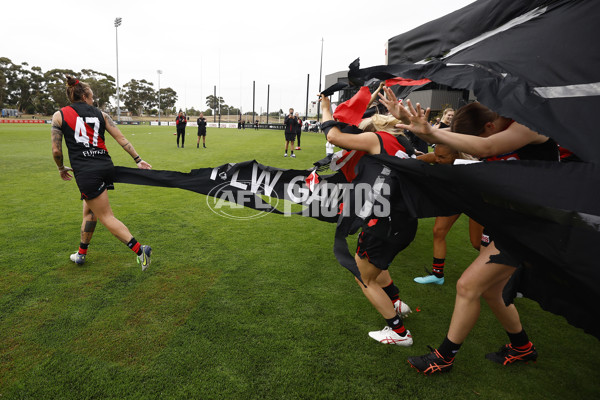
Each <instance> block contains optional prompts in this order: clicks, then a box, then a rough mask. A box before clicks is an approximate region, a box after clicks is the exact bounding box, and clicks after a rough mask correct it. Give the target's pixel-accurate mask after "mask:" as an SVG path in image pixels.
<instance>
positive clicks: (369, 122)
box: [321, 96, 417, 346]
mask: <svg viewBox="0 0 600 400" xmlns="http://www.w3.org/2000/svg"><path fill="white" fill-rule="evenodd" d="M321 108H322V110H323V121H324V123H325V121H332V120H333V115H332V114H331V109H330V101H329V99H328V98H327V97H325V96H321ZM398 122H399V121H398V120H396V119H395V118H392V117H389V116H382V115H378V114H377V115H375V116H373V117H372V118H369V119H366V120H363V121H362V123H361V124H360V126H359V128H360V129H361V130H362V131H363V133H359V134H348V133H344V132H342V131H341V130H340V129H339V128H337V127H335V126H334V127H332V128H330V129H328V132H327V140H328V142H330V143H332V144H334V145H336V146H338V147H341V148H343V149H346V150H344V153H343V154H342V155H341V157H339V159H337V160H335V159H336V157H335V156H334V160H335V161H332V169H333V168H336V166H337V169H339V170H340V171H341V172H342V173H343V174H344V176H345V177H346V179H347V180H348V182H352V181H353V180H354V179H355V178H356V176H357V174H358V171H357V168H359V161H360V159H361V158H362V157H363V156H365V155H366V154H382V153H387V154H389V155H391V156H396V157H399V158H409V157H411V156H412V155H413V154H414V150H413V149H412V146H411V145H410V142H409V140H408V139H407V138H406V137H404V135H402V133H401V131H398V130H396V129H395V128H394V125H395V124H396V123H398ZM390 132H393V133H394V134H391V133H390ZM333 164H337V165H336V166H333ZM391 189H392V192H391V193H390V204H391V205H392V210H391V212H390V214H389V216H387V217H379V218H371V219H370V220H369V221H368V222H367V224H366V226H365V227H363V230H362V232H361V233H360V234H359V237H358V246H357V250H356V254H355V257H354V259H355V261H356V264H357V266H358V270H359V271H360V276H361V278H362V281H363V283H364V284H363V283H361V282H360V281H358V280H357V282H358V284H359V286H360V288H361V289H362V291H363V293H364V295H365V296H366V297H367V299H368V300H369V301H370V302H371V304H372V305H373V307H375V309H376V310H377V311H378V312H379V313H380V314H381V315H382V316H383V318H385V320H386V322H387V326H386V327H385V328H384V329H382V330H380V331H372V332H369V336H370V337H371V338H373V339H375V340H377V341H379V342H380V343H385V344H396V345H400V346H411V345H412V343H413V339H412V335H411V333H410V331H408V330H407V329H406V328H405V327H404V323H403V320H402V317H403V316H405V315H407V314H408V313H410V312H411V310H410V307H409V306H408V305H407V304H406V303H404V302H402V301H401V300H400V298H399V289H398V287H396V285H394V282H393V281H392V278H391V276H390V273H389V271H388V268H389V266H390V264H391V263H392V261H393V260H394V257H396V255H397V254H398V253H399V252H400V251H402V250H404V249H405V248H406V247H407V246H408V245H409V244H410V243H411V242H412V241H413V239H414V237H415V234H416V231H417V220H416V219H414V218H412V217H410V216H409V215H408V214H407V213H405V212H403V211H400V210H396V209H394V205H395V204H399V202H397V201H393V199H394V198H395V195H396V193H395V191H394V188H391ZM390 300H391V301H390Z"/></svg>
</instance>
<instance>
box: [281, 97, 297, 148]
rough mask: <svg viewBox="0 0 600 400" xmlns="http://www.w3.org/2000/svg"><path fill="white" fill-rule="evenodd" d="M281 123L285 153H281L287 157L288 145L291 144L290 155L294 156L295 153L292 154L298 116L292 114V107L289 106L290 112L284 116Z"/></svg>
mask: <svg viewBox="0 0 600 400" xmlns="http://www.w3.org/2000/svg"><path fill="white" fill-rule="evenodd" d="M283 124H284V125H285V131H284V134H285V153H284V154H283V156H284V157H287V152H288V146H289V145H290V144H291V145H292V148H291V150H292V153H291V156H292V157H296V155H295V154H294V141H295V140H296V125H298V118H297V117H296V116H294V109H293V108H290V113H289V114H288V115H286V116H285V120H284V121H283Z"/></svg>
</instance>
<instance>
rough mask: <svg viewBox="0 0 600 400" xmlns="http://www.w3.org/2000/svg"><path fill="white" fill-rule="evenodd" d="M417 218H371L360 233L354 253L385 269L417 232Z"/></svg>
mask: <svg viewBox="0 0 600 400" xmlns="http://www.w3.org/2000/svg"><path fill="white" fill-rule="evenodd" d="M417 226H418V223H417V220H416V219H415V218H410V217H406V218H395V219H394V222H391V221H390V219H389V218H385V217H384V218H373V219H371V220H370V221H369V222H368V223H367V226H366V227H365V228H363V230H362V232H361V233H360V235H358V245H357V247H356V254H358V256H359V257H360V258H365V257H366V258H367V259H368V260H369V262H370V263H371V264H373V265H374V266H376V267H377V268H379V269H382V270H386V269H388V268H389V266H390V264H391V263H392V261H393V260H394V257H396V255H397V254H398V253H400V252H401V251H402V250H404V249H405V248H407V247H408V245H409V244H411V243H412V241H413V240H414V238H415V235H416V233H417Z"/></svg>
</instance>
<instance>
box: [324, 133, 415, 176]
mask: <svg viewBox="0 0 600 400" xmlns="http://www.w3.org/2000/svg"><path fill="white" fill-rule="evenodd" d="M375 134H376V135H377V137H378V138H379V143H380V144H381V153H387V154H389V155H390V156H395V157H398V158H410V157H411V156H412V155H413V154H414V150H413V148H412V145H411V144H410V141H409V140H408V139H407V138H406V137H404V136H397V137H396V136H394V135H392V134H390V133H387V132H375ZM365 154H368V153H367V152H366V151H361V150H352V151H345V152H344V154H343V155H342V157H341V158H340V159H339V160H337V162H336V163H337V165H339V166H340V167H339V168H338V169H340V170H341V171H342V173H343V174H344V176H345V177H346V180H348V182H352V181H353V180H354V178H356V175H357V173H358V171H357V170H356V165H357V164H358V162H359V161H360V159H361V158H362V157H363V156H364V155H365ZM332 169H333V168H332Z"/></svg>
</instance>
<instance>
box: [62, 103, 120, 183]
mask: <svg viewBox="0 0 600 400" xmlns="http://www.w3.org/2000/svg"><path fill="white" fill-rule="evenodd" d="M60 113H61V115H62V120H63V122H62V126H61V131H62V133H63V136H64V138H65V143H66V144H67V149H68V150H69V160H70V162H71V168H73V172H74V173H76V174H77V173H78V172H81V171H89V170H96V169H102V168H105V167H111V166H113V163H112V160H111V158H110V156H109V155H108V150H107V149H106V145H105V144H104V132H105V130H106V124H105V122H104V116H103V115H102V112H101V111H100V110H98V109H97V108H96V107H92V106H90V105H88V104H86V103H83V102H78V103H73V104H71V105H70V106H66V107H63V108H62V109H61V110H60Z"/></svg>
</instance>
